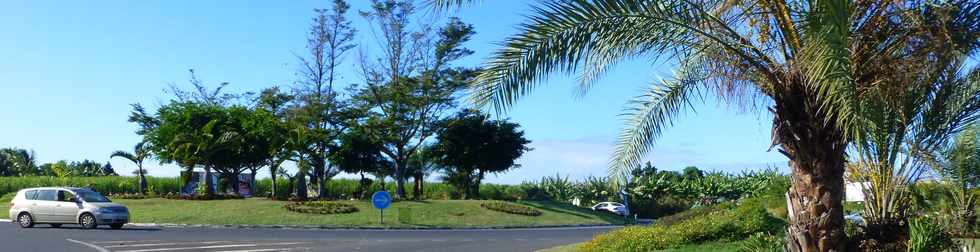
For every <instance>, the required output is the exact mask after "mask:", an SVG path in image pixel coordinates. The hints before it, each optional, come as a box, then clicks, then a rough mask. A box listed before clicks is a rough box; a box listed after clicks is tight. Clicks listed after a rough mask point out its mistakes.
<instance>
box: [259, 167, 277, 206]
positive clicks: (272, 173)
mask: <svg viewBox="0 0 980 252" xmlns="http://www.w3.org/2000/svg"><path fill="white" fill-rule="evenodd" d="M273 163H275V162H274V161H273V162H269V176H271V177H272V189H271V190H270V191H272V195H270V196H269V198H271V199H272V200H276V196H277V194H276V193H277V191H276V170H277V169H278V167H275V165H272V164H273ZM253 181H254V179H253Z"/></svg>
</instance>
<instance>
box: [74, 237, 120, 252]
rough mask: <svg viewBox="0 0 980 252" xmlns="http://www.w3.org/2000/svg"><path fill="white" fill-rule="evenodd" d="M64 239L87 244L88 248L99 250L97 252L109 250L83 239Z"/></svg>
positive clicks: (107, 251)
mask: <svg viewBox="0 0 980 252" xmlns="http://www.w3.org/2000/svg"><path fill="white" fill-rule="evenodd" d="M65 240H66V241H70V242H74V243H78V244H82V245H85V246H87V247H89V248H92V249H95V250H96V251H99V252H109V250H108V249H105V248H103V247H99V246H96V245H95V244H91V243H87V242H83V241H78V240H72V239H65Z"/></svg>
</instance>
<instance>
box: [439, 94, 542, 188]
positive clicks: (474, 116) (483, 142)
mask: <svg viewBox="0 0 980 252" xmlns="http://www.w3.org/2000/svg"><path fill="white" fill-rule="evenodd" d="M518 127H519V125H518V124H517V123H513V122H508V121H506V120H492V119H491V118H490V116H489V115H487V114H484V113H483V112H480V111H478V110H471V109H465V110H463V111H460V112H459V113H457V114H456V115H455V116H454V117H452V118H449V119H446V120H445V121H444V122H443V123H442V125H441V127H440V130H439V136H438V137H437V138H436V139H437V142H436V144H435V145H434V146H433V148H432V153H431V155H432V157H433V158H434V160H435V162H436V163H437V164H439V165H440V166H441V167H443V170H444V171H445V176H444V177H443V180H445V181H446V182H448V183H449V184H452V185H453V186H455V187H456V188H457V190H458V191H459V194H460V195H461V196H462V197H461V198H462V199H467V197H476V198H479V197H480V195H479V193H480V190H479V187H480V183H481V182H482V181H483V178H484V176H486V175H487V174H496V173H502V172H506V171H508V170H510V169H512V168H516V167H518V165H517V164H515V163H514V162H515V161H516V160H517V159H518V158H520V157H521V156H522V155H524V152H526V151H529V150H530V148H528V147H527V144H529V143H531V141H530V140H527V138H524V131H521V130H519V129H518Z"/></svg>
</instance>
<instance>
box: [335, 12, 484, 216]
mask: <svg viewBox="0 0 980 252" xmlns="http://www.w3.org/2000/svg"><path fill="white" fill-rule="evenodd" d="M415 13H416V9H415V7H414V6H413V5H412V3H411V2H410V1H393V0H388V1H380V0H373V1H372V8H371V11H369V12H362V15H363V16H364V17H366V18H367V19H368V20H369V21H370V22H372V24H373V25H374V26H376V27H378V28H379V29H380V31H381V32H380V33H379V34H380V35H379V38H377V39H378V41H379V44H380V46H379V47H380V48H381V49H382V50H383V52H382V53H381V55H382V56H381V57H379V58H378V59H377V62H374V61H370V60H367V59H366V58H365V57H362V60H361V66H362V69H363V72H364V75H365V78H366V80H365V81H366V85H365V86H364V87H362V88H361V89H360V90H359V91H358V94H357V95H356V96H355V98H354V99H355V102H356V103H357V104H358V105H359V106H361V107H363V108H366V109H364V111H367V113H368V115H367V116H368V119H367V120H365V121H364V124H365V127H369V128H375V129H379V130H377V131H374V132H373V133H376V134H379V135H377V136H374V137H373V138H374V139H378V140H379V142H380V143H381V144H382V153H383V154H384V155H385V156H386V158H388V159H389V160H390V161H391V163H392V165H393V166H394V167H392V173H393V174H394V176H393V177H394V179H395V183H396V196H397V197H399V198H406V193H405V179H406V178H407V177H409V176H408V175H409V174H408V162H409V161H410V160H411V157H412V155H415V154H416V153H418V150H419V149H420V148H422V147H423V146H424V144H425V142H426V140H427V139H429V138H430V137H431V136H433V133H434V132H435V129H434V125H435V123H436V122H437V121H438V120H439V119H440V118H441V117H442V116H443V114H444V113H445V112H447V111H448V109H450V108H452V107H453V106H454V105H455V104H454V101H453V98H454V97H453V94H455V93H456V91H458V90H459V89H460V88H462V87H463V86H464V85H465V81H467V80H468V79H470V77H471V76H472V75H473V71H472V70H470V69H465V68H460V67H453V66H452V65H451V63H453V62H454V61H456V60H458V59H460V58H462V57H465V56H467V55H470V54H472V51H470V50H468V49H466V48H465V47H463V46H462V44H463V43H465V42H466V41H468V40H469V39H470V37H471V36H472V35H473V33H474V31H473V27H472V26H471V25H468V24H465V23H463V22H461V21H459V19H455V18H452V19H450V21H449V22H448V23H447V24H446V25H445V26H444V27H442V28H441V29H439V30H438V31H433V30H432V29H431V28H428V27H429V26H430V25H428V24H421V25H420V26H421V27H422V28H420V29H418V30H413V29H411V26H410V22H409V21H410V20H411V18H413V15H414V14H415Z"/></svg>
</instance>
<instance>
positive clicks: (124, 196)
mask: <svg viewBox="0 0 980 252" xmlns="http://www.w3.org/2000/svg"><path fill="white" fill-rule="evenodd" d="M106 197H109V198H111V199H128V200H134V199H149V198H156V197H152V196H150V195H146V194H138V193H110V194H109V195H106Z"/></svg>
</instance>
